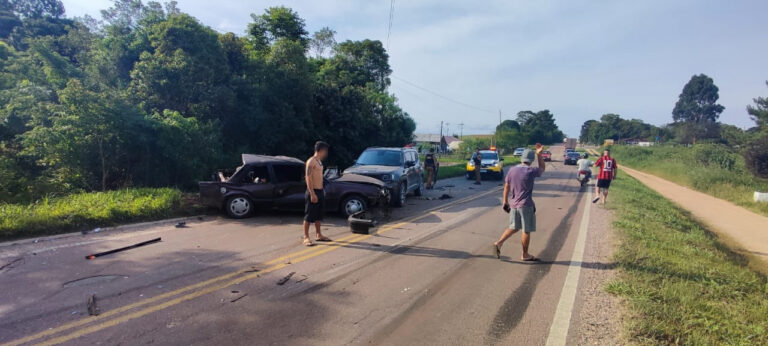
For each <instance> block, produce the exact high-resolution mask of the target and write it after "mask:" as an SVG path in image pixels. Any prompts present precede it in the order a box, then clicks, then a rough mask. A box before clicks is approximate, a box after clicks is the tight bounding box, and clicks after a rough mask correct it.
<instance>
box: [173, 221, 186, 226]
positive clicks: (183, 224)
mask: <svg viewBox="0 0 768 346" xmlns="http://www.w3.org/2000/svg"><path fill="white" fill-rule="evenodd" d="M175 227H176V228H186V227H187V223H186V222H183V221H182V222H179V223H177V224H176V226H175Z"/></svg>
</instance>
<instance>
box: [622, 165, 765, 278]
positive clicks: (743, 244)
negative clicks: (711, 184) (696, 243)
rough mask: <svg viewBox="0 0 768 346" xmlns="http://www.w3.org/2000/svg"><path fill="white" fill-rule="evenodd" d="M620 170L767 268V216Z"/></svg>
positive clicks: (693, 191) (668, 183) (673, 184)
mask: <svg viewBox="0 0 768 346" xmlns="http://www.w3.org/2000/svg"><path fill="white" fill-rule="evenodd" d="M619 164H621V163H619ZM620 170H622V171H624V172H626V173H627V174H629V175H631V176H632V177H634V178H635V179H637V180H639V181H640V182H642V183H643V184H645V185H646V186H648V187H650V188H651V189H653V190H655V191H656V192H658V193H659V194H661V195H662V196H664V197H666V198H667V199H669V200H671V201H672V202H675V203H676V204H678V205H680V206H681V207H682V208H683V209H685V210H688V211H690V212H691V214H693V216H694V217H696V218H697V219H699V220H700V221H702V222H703V223H705V224H707V225H709V226H710V227H711V229H712V230H714V231H716V232H717V233H718V235H721V236H723V237H724V238H725V240H726V242H727V243H729V244H732V247H733V248H734V250H735V251H737V252H739V253H742V254H745V255H747V256H748V257H751V258H758V259H759V260H760V261H761V262H762V263H760V266H761V267H762V269H763V271H765V269H766V268H768V217H765V216H762V215H758V214H756V213H753V212H751V211H749V210H747V209H744V208H742V207H739V206H737V205H735V204H733V203H730V202H727V201H724V200H722V199H719V198H715V197H712V196H710V195H707V194H705V193H701V192H698V191H695V190H692V189H689V188H687V187H684V186H680V185H677V184H675V183H672V182H670V181H667V180H664V179H662V178H659V177H657V176H654V175H651V174H647V173H643V172H640V171H637V170H634V169H631V168H627V167H624V166H620Z"/></svg>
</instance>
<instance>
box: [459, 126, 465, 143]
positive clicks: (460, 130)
mask: <svg viewBox="0 0 768 346" xmlns="http://www.w3.org/2000/svg"><path fill="white" fill-rule="evenodd" d="M461 137H464V123H461V124H459V139H461Z"/></svg>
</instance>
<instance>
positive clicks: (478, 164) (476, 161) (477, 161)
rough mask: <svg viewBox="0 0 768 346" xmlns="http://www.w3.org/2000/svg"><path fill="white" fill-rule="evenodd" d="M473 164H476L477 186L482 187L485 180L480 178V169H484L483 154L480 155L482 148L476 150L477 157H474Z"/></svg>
mask: <svg viewBox="0 0 768 346" xmlns="http://www.w3.org/2000/svg"><path fill="white" fill-rule="evenodd" d="M472 162H473V163H474V164H475V185H480V184H482V183H481V181H482V180H483V179H482V177H481V176H480V168H482V167H483V154H480V148H477V149H475V155H474V156H472Z"/></svg>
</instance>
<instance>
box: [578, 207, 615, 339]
mask: <svg viewBox="0 0 768 346" xmlns="http://www.w3.org/2000/svg"><path fill="white" fill-rule="evenodd" d="M612 222H613V216H612V214H611V212H610V211H609V210H607V209H605V208H603V207H601V206H599V205H593V208H592V209H591V211H590V225H589V234H588V236H587V246H586V249H585V252H584V264H583V267H582V269H581V277H580V280H579V295H578V297H577V300H576V306H575V309H576V310H575V311H574V314H573V317H572V320H571V330H572V331H573V332H572V333H571V335H570V336H569V341H568V344H575V345H622V344H626V342H625V340H626V339H624V338H623V337H622V324H623V321H622V313H621V311H622V310H621V309H622V307H621V298H620V297H617V296H615V295H612V294H610V293H608V292H606V290H605V285H606V284H607V283H608V282H610V281H611V280H613V279H614V278H615V276H616V274H617V269H616V265H615V262H614V261H613V259H612V254H613V250H614V249H615V245H616V241H617V237H616V235H615V234H614V232H613V230H612V228H611V223H612Z"/></svg>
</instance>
